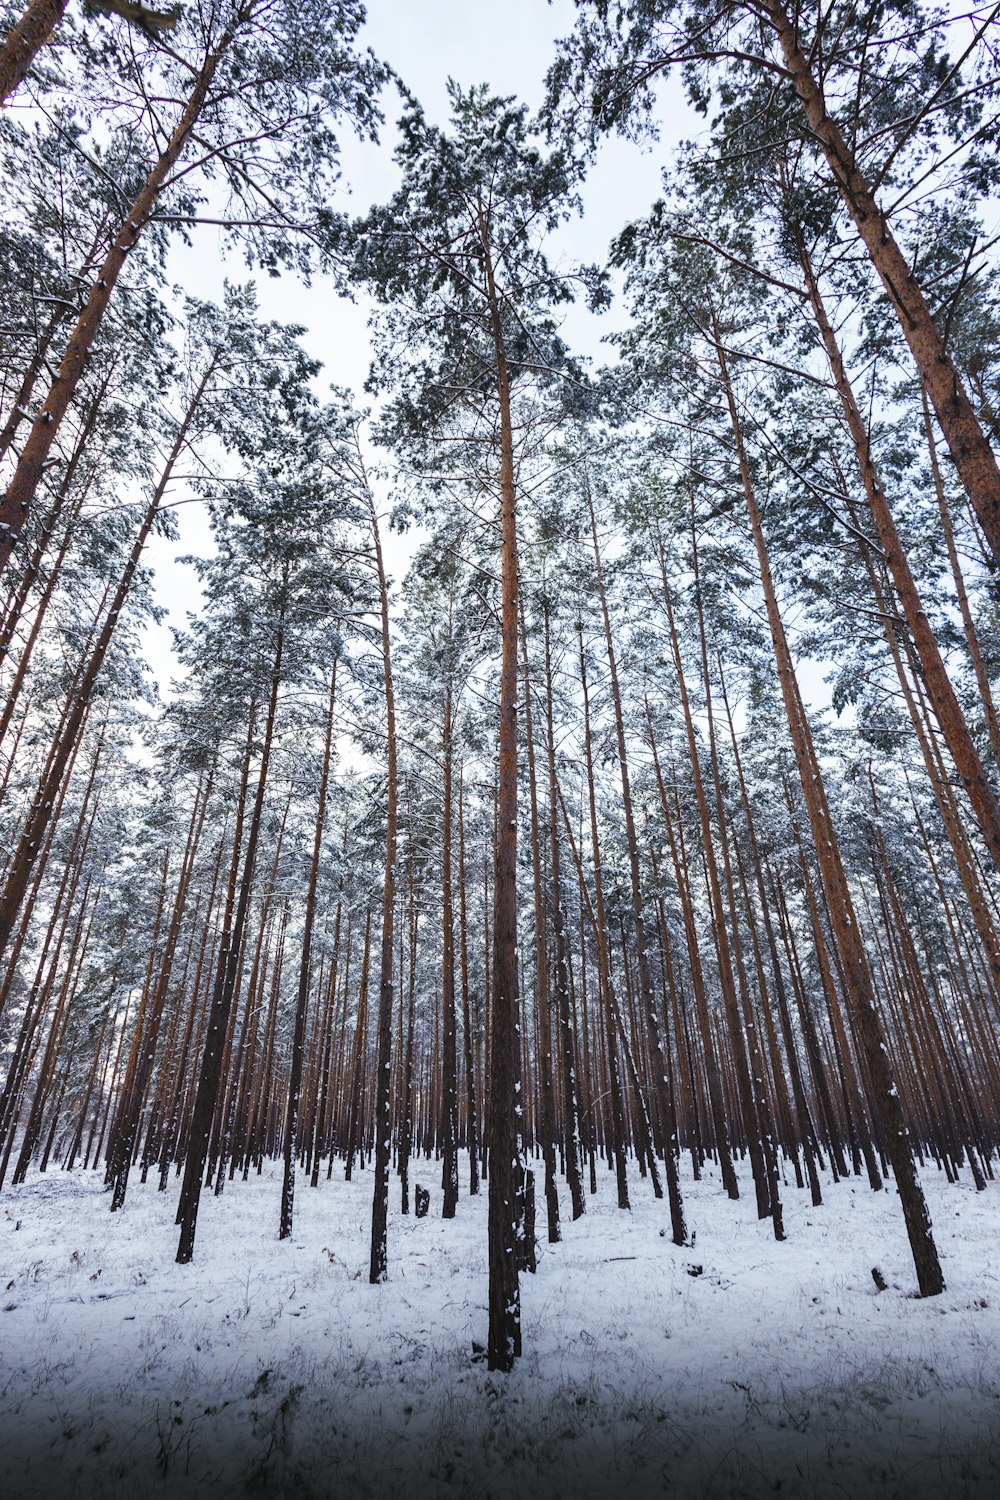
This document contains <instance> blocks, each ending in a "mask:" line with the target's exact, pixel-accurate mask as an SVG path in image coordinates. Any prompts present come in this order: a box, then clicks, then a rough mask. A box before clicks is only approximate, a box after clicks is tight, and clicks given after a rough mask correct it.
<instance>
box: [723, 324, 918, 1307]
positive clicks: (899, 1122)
mask: <svg viewBox="0 0 1000 1500" xmlns="http://www.w3.org/2000/svg"><path fill="white" fill-rule="evenodd" d="M716 344H717V353H718V357H719V367H720V373H721V377H722V385H723V389H724V392H725V396H726V401H727V404H728V407H729V415H730V423H731V426H732V432H733V442H734V445H735V448H736V454H737V459H738V462H739V468H740V478H741V482H742V486H743V494H744V499H745V501H746V505H747V511H748V514H749V518H750V528H751V531H752V533H753V540H754V546H755V548H756V551H757V560H758V564H759V567H760V575H761V584H762V587H763V590H764V603H765V607H766V610H767V618H768V625H769V627H770V631H771V640H772V643H773V646H774V653H775V659H776V664H777V670H778V679H779V682H780V685H781V692H782V697H783V699H784V703H785V712H786V715H787V718H788V727H789V733H790V735H791V739H792V744H793V747H794V750H795V759H796V764H797V766H798V771H799V779H800V782H801V785H802V794H803V797H804V799H805V804H806V809H807V811H808V814H809V821H810V826H811V828H812V834H813V843H814V845H815V848H816V854H817V858H818V862H819V867H820V875H821V878H822V881H823V888H824V892H825V895H826V900H827V907H828V909H829V911H830V917H831V922H832V924H833V930H834V936H835V940H836V943H837V947H838V950H839V953H840V958H841V961H842V964H843V969H844V976H845V980H846V984H847V996H848V1003H849V1005H850V1007H851V1014H852V1020H853V1022H854V1025H855V1027H856V1030H857V1034H858V1037H859V1040H860V1043H861V1046H862V1050H863V1053H864V1057H865V1062H866V1064H867V1067H868V1072H869V1076H870V1078H871V1083H872V1090H873V1096H874V1101H875V1105H876V1108H877V1109H878V1112H879V1116H880V1123H881V1127H882V1138H883V1140H884V1142H885V1146H886V1151H887V1153H888V1156H889V1160H890V1161H891V1163H892V1168H893V1172H894V1173H895V1177H896V1186H897V1189H898V1191H899V1196H900V1202H901V1205H902V1209H903V1216H904V1219H905V1221H906V1229H907V1234H908V1236H909V1241H910V1249H911V1251H912V1252H913V1260H914V1265H915V1267H916V1271H917V1281H918V1284H919V1287H920V1292H921V1295H922V1296H925V1297H932V1296H936V1295H937V1294H938V1293H939V1292H941V1291H943V1290H944V1276H943V1274H942V1271H941V1264H940V1261H939V1259H938V1254H937V1249H936V1247H935V1244H934V1239H933V1236H932V1234H931V1221H930V1215H929V1214H928V1212H927V1205H926V1202H925V1199H924V1194H923V1189H922V1188H921V1186H920V1179H919V1177H918V1176H917V1170H916V1164H915V1162H914V1160H913V1153H912V1151H911V1149H910V1142H909V1137H908V1133H907V1129H906V1122H905V1120H904V1118H903V1112H902V1106H901V1104H900V1099H899V1095H898V1093H897V1090H896V1086H895V1083H894V1081H893V1076H892V1070H891V1067H890V1064H889V1056H888V1053H887V1051H886V1047H885V1042H884V1039H883V1035H882V1026H881V1022H880V1020H879V1015H878V1010H877V1002H876V998H875V995H874V993H873V990H872V985H871V979H870V976H869V973H868V965H867V962H866V959H865V953H864V948H863V946H862V943H861V935H860V931H859V929H858V921H857V917H856V915H855V912H854V906H853V902H852V900H851V895H850V891H849V888H848V885H847V876H846V872H845V870H844V866H843V863H842V861H841V858H840V851H839V848H838V845H837V839H836V834H835V831H834V827H833V822H832V820H831V818H830V810H829V806H828V804H827V800H826V792H825V787H824V784H823V776H822V771H821V769H820V764H819V760H818V758H817V756H816V752H815V749H814V747H813V742H812V735H811V733H810V730H809V725H808V721H807V719H806V716H805V710H804V707H803V704H802V700H801V698H800V696H799V690H798V683H797V681H796V677H795V669H794V666H793V663H792V657H791V652H790V651H789V649H788V642H787V640H786V638H785V630H784V625H783V623H782V620H781V616H780V613H779V611H778V603H777V596H776V594H775V591H774V583H773V579H772V576H771V565H770V559H769V557H768V552H767V545H766V543H765V540H764V532H763V527H762V525H761V520H760V513H759V511H758V509H757V500H756V495H755V493H754V487H753V480H752V478H751V473H750V465H749V462H748V460H747V456H746V451H745V449H744V446H743V434H742V429H741V426H740V421H739V414H738V411H737V407H736V398H735V396H734V394H733V390H732V386H731V384H730V381H729V376H728V370H727V367H726V359H725V355H724V354H723V352H722V350H721V347H718V333H717V331H716Z"/></svg>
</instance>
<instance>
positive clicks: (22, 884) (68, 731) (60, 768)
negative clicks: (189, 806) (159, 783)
mask: <svg viewBox="0 0 1000 1500" xmlns="http://www.w3.org/2000/svg"><path fill="white" fill-rule="evenodd" d="M213 368H214V361H213V363H212V364H211V365H210V366H209V368H208V369H206V371H205V374H204V376H203V377H202V380H201V382H200V384H199V385H198V388H197V390H196V391H195V394H194V396H193V397H192V399H191V402H190V403H189V405H188V409H187V411H186V413H185V415H184V418H183V420H182V422H181V424H180V427H179V428H178V430H177V436H176V438H175V439H174V444H173V447H172V448H171V450H170V454H169V456H168V458H167V462H166V464H165V465H164V469H163V473H162V474H161V476H160V481H159V483H158V484H157V486H156V489H155V491H154V492H153V496H152V499H151V500H150V502H149V505H148V506H147V508H146V513H145V515H144V516H143V520H142V525H141V526H140V527H139V532H138V535H137V536H136V539H135V542H134V543H133V545H132V551H131V552H130V554H129V557H128V561H127V562H126V564H125V567H124V569H123V571H122V575H121V578H120V580H119V582H118V587H117V589H116V591H115V594H114V597H113V599H112V601H111V607H110V609H109V610H108V612H107V614H106V615H105V617H104V623H103V625H102V626H101V629H100V631H99V632H98V634H97V639H96V640H95V642H94V644H93V647H92V649H91V651H90V654H89V656H88V657H87V659H86V661H85V663H84V664H83V665H82V667H81V670H80V673H79V675H78V679H77V682H76V684H75V687H74V695H73V701H72V706H71V708H70V711H69V713H68V715H67V716H66V719H65V722H64V723H63V725H62V727H61V729H60V731H59V734H58V735H57V738H56V740H55V742H54V744H53V747H52V750H51V752H50V756H49V762H48V765H47V767H46V770H45V773H44V775H43V776H42V779H41V781H40V782H39V786H38V790H37V792H36V793H35V798H34V802H33V803H32V807H31V811H30V812H29V814H28V819H27V822H26V823H25V826H24V829H23V830H22V833H21V837H20V839H19V841H18V845H17V848H16V849H15V851H14V857H13V859H12V860H11V863H10V867H9V869H8V872H7V878H6V880H5V882H4V887H3V891H2V892H0V954H2V953H3V951H4V949H5V948H6V946H7V942H8V940H9V938H10V934H11V930H12V928H13V926H14V923H15V921H16V919H17V914H18V911H19V910H20V907H21V902H22V901H23V900H24V894H25V891H26V890H27V888H28V880H29V878H30V875H31V869H32V866H33V865H34V863H35V859H36V858H37V855H38V852H39V850H40V848H41V847H42V843H43V841H44V837H45V832H46V829H47V827H48V823H49V819H50V817H51V816H52V809H53V808H54V807H55V805H56V803H57V800H58V796H59V789H60V787H61V786H62V784H63V778H64V775H65V772H66V767H67V764H68V762H69V759H70V757H71V755H72V754H73V751H74V749H75V748H76V744H77V741H78V737H79V735H80V732H81V729H82V726H83V721H84V717H85V715H86V713H87V709H88V707H89V705H90V698H91V694H92V693H93V691H94V687H95V685H96V683H97V679H98V676H99V675H100V671H101V667H102V666H103V665H104V658H105V656H106V655H107V652H108V647H109V646H110V645H111V640H112V637H113V636H114V633H115V629H116V627H117V625H118V618H119V615H120V613H121V610H122V609H123V607H124V605H125V601H126V600H127V598H128V596H129V591H130V590H131V587H132V581H133V579H134V578H135V573H136V569H137V568H138V566H139V559H140V558H141V556H142V551H143V548H144V547H145V545H146V539H147V538H148V536H149V533H150V531H151V530H152V527H153V522H154V521H155V520H156V516H157V513H158V511H159V509H160V503H161V501H162V500H163V497H164V495H165V494H166V491H167V487H168V485H169V484H170V480H171V477H172V475H173V471H174V465H175V464H176V462H177V460H178V458H179V457H180V454H181V452H182V450H183V448H184V445H185V443H186V442H187V435H188V432H189V430H190V426H191V423H192V421H193V420H194V416H195V412H196V411H197V409H198V405H199V403H200V401H201V398H202V396H203V395H204V392H205V388H206V386H207V384H208V380H209V378H210V375H211V373H212V369H213Z"/></svg>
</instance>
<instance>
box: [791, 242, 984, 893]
mask: <svg viewBox="0 0 1000 1500" xmlns="http://www.w3.org/2000/svg"><path fill="white" fill-rule="evenodd" d="M798 251H799V260H800V263H801V266H802V273H803V275H804V277H805V281H806V287H807V289H808V292H809V300H810V302H811V304H812V309H813V315H814V317H815V319H816V324H817V327H818V328H819V331H820V336H821V338H822V340H823V346H824V348H825V350H826V355H827V359H828V360H829V362H830V373H831V374H832V376H833V383H834V385H835V386H836V388H837V394H838V395H839V397H840V402H841V406H842V407H843V411H844V417H845V419H846V422H847V427H848V431H849V432H850V434H851V441H852V442H853V444H854V450H855V453H856V455H857V460H858V467H859V469H860V470H861V479H862V483H863V484H864V488H865V495H866V497H867V499H868V505H869V508H870V510H871V513H872V518H873V520H874V522H875V528H876V530H877V532H878V537H879V541H880V542H881V544H882V549H883V551H884V553H885V560H886V563H887V565H888V568H889V572H890V574H891V575H892V581H893V585H894V587H895V590H896V594H897V596H898V598H899V602H900V604H901V605H902V607H903V614H904V615H905V617H906V623H907V625H908V626H909V627H910V635H911V637H912V640H913V644H914V646H915V648H916V652H917V656H918V657H919V659H920V665H921V668H922V670H923V674H924V680H925V682H926V684H927V695H928V697H929V698H930V701H931V705H932V707H933V709H934V716H935V718H936V719H937V722H938V725H939V726H940V729H941V733H942V735H943V736H944V741H945V744H946V745H947V746H948V750H949V751H950V753H951V758H952V760H953V761H954V762H955V768H956V770H957V771H958V774H959V776H960V777H961V780H962V785H963V786H964V787H965V791H966V795H967V796H968V798H969V801H970V803H971V804H972V810H973V812H974V814H975V816H976V820H977V822H978V824H979V829H980V832H981V833H982V835H983V838H984V839H985V841H986V846H987V848H988V849H989V851H990V854H991V856H992V858H993V863H994V864H995V865H996V866H997V868H998V869H1000V803H998V802H997V798H996V794H995V792H994V790H993V788H992V786H991V785H990V783H989V781H988V780H987V778H986V772H985V771H984V769H983V763H982V761H981V760H980V757H979V752H978V750H977V749H976V747H975V744H974V742H973V739H972V735H971V734H970V732H969V726H968V724H967V723H966V722H965V715H964V714H963V713H962V709H961V706H960V704H959V701H958V698H957V697H956V695H955V689H954V688H953V687H952V684H951V678H950V677H949V676H948V670H947V668H946V666H945V664H944V659H943V658H942V656H941V651H940V648H939V647H938V643H937V640H936V638H935V635H934V632H933V630H932V629H931V625H930V621H929V620H928V618H927V615H926V613H925V611H924V608H923V604H922V602H921V599H920V595H919V593H918V592H917V585H916V581H915V580H914V577H913V573H912V571H911V569H910V564H909V561H908V560H907V557H906V553H905V552H904V550H903V545H902V542H901V541H900V538H899V533H898V531H897V530H896V523H895V521H894V519H893V515H892V512H891V510H890V509H889V502H888V500H887V499H886V495H885V491H884V489H883V487H882V480H881V477H880V475H879V472H878V468H877V466H876V464H875V461H874V459H873V457H872V452H871V438H870V436H869V433H868V429H867V427H866V425H865V421H864V418H863V416H862V415H861V408H860V407H859V405H858V401H857V397H856V396H855V394H854V388H853V386H852V385H851V383H850V380H849V379H848V376H847V369H846V367H845V365H844V360H843V356H842V354H841V352H840V346H839V344H838V343H837V336H836V334H835V333H834V331H833V326H832V324H831V323H830V319H829V317H828V315H827V311H826V306H825V304H824V302H823V298H822V295H821V293H820V289H819V283H818V282H817V280H816V275H815V273H814V271H813V267H812V263H811V261H810V259H809V255H808V252H807V250H806V246H805V244H804V242H803V241H802V240H801V239H800V240H799V243H798ZM998 560H1000V554H998Z"/></svg>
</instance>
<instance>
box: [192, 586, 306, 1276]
mask: <svg viewBox="0 0 1000 1500" xmlns="http://www.w3.org/2000/svg"><path fill="white" fill-rule="evenodd" d="M284 645H285V623H284V607H283V606H282V610H281V613H280V615H279V619H278V627H277V631H276V634H275V646H274V665H273V668H272V672H271V689H270V696H269V698H268V705H267V718H266V720H265V724H264V742H263V745H262V747H261V755H260V765H259V767H258V771H257V789H256V792H255V794H254V805H253V809H252V812H251V815H250V828H249V832H248V835H247V847H246V854H245V855H244V858H243V878H242V880H241V881H240V891H239V898H238V900H237V904H236V911H235V915H234V916H233V918H232V926H231V927H230V925H229V921H228V913H227V921H226V927H225V929H224V931H223V934H222V942H221V945H220V950H219V956H218V961H217V969H216V974H215V982H214V985H213V989H212V998H211V1002H210V1005H209V1011H208V1018H207V1029H206V1037H205V1050H204V1052H203V1054H202V1059H201V1067H200V1069H199V1073H198V1085H197V1090H196V1092H195V1099H194V1108H193V1111H192V1114H191V1122H190V1130H189V1140H188V1148H187V1154H186V1159H185V1162H184V1181H183V1184H182V1187H181V1198H180V1205H179V1207H178V1214H177V1222H178V1223H179V1225H180V1229H181V1233H180V1238H179V1241H178V1245H177V1257H176V1259H177V1261H178V1262H179V1263H180V1264H181V1265H185V1264H187V1262H188V1261H190V1259H191V1257H192V1256H193V1254H194V1239H195V1231H196V1228H197V1223H198V1203H199V1201H200V1198H201V1187H202V1178H203V1176H204V1172H205V1163H206V1161H207V1160H208V1151H209V1137H210V1135H211V1131H212V1122H213V1120H214V1118H215V1112H216V1106H217V1104H218V1099H219V1088H220V1085H221V1082H222V1064H223V1051H224V1048H225V1044H226V1039H227V1035H228V1031H229V1016H230V1012H231V1009H232V1004H233V997H234V995H235V992H236V981H237V978H238V976H239V967H240V954H241V951H242V948H243V934H244V931H245V928H246V919H247V912H248V910H249V906H250V893H251V890H252V889H253V878H254V868H255V866H256V862H257V843H258V840H259V838H260V825H261V819H262V815H263V811H264V795H265V792H266V790H267V773H268V769H269V767H270V763H271V744H272V740H273V738H274V721H275V717H276V715H277V711H278V689H279V687H280V686H281V670H282V660H283V653H284ZM252 720H253V710H252V709H251V713H250V722H251V724H252ZM250 743H251V742H250V741H249V740H248V746H247V759H246V760H245V762H244V778H245V776H246V772H247V769H248V766H249V752H250ZM240 832H241V820H240V819H239V818H237V832H236V838H235V840H234V845H233V868H234V870H235V868H236V863H237V861H238V858H239V852H240ZM231 890H232V882H231V883H230V891H231ZM228 905H229V901H228V900H227V906H228Z"/></svg>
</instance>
